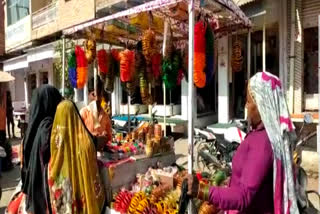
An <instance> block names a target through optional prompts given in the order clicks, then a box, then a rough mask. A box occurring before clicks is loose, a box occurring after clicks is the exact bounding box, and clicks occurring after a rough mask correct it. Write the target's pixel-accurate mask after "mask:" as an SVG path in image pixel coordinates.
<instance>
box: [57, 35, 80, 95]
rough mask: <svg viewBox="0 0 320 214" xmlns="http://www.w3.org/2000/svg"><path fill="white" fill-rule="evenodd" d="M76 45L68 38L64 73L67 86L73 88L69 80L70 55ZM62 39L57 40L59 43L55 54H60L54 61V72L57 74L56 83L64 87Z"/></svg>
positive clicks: (59, 86)
mask: <svg viewBox="0 0 320 214" xmlns="http://www.w3.org/2000/svg"><path fill="white" fill-rule="evenodd" d="M74 47H75V43H74V42H73V41H72V40H66V54H65V73H64V75H65V76H64V84H65V88H69V89H71V88H72V87H71V84H70V81H69V75H68V62H67V60H68V57H69V53H70V50H73V49H74ZM62 51H63V48H62V40H60V41H58V42H57V45H56V47H55V55H58V58H56V59H55V60H54V63H53V72H54V74H55V80H56V81H55V85H56V87H57V88H62V75H63V72H62Z"/></svg>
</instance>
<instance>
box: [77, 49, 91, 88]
mask: <svg viewBox="0 0 320 214" xmlns="http://www.w3.org/2000/svg"><path fill="white" fill-rule="evenodd" d="M75 54H76V59H77V88H80V89H81V88H83V87H84V85H85V84H86V82H87V75H88V61H87V58H86V54H85V52H84V51H83V49H82V48H81V47H80V46H76V47H75Z"/></svg>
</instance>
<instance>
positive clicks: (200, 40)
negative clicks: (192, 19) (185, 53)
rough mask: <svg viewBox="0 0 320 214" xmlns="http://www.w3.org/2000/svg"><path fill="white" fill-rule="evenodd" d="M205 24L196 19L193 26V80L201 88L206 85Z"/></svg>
mask: <svg viewBox="0 0 320 214" xmlns="http://www.w3.org/2000/svg"><path fill="white" fill-rule="evenodd" d="M206 28H207V24H206V23H205V22H203V21H198V22H197V23H196V24H195V26H194V62H193V65H194V72H193V79H194V80H193V81H194V84H195V85H196V86H197V87H198V88H203V87H205V85H206V73H205V72H204V68H205V66H206V40H205V33H206Z"/></svg>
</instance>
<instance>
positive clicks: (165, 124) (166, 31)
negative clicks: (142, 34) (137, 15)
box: [162, 20, 168, 137]
mask: <svg viewBox="0 0 320 214" xmlns="http://www.w3.org/2000/svg"><path fill="white" fill-rule="evenodd" d="M167 34H168V21H167V20H164V33H163V45H162V55H163V57H165V53H166V44H167ZM162 88H163V106H164V115H163V125H164V130H163V133H164V136H165V137H166V136H167V115H166V114H167V111H166V108H167V107H166V99H167V93H166V85H165V84H164V82H163V83H162Z"/></svg>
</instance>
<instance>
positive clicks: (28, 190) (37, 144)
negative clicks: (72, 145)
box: [21, 85, 62, 214]
mask: <svg viewBox="0 0 320 214" xmlns="http://www.w3.org/2000/svg"><path fill="white" fill-rule="evenodd" d="M61 100H62V97H61V95H60V93H59V91H58V90H57V89H56V88H54V87H52V86H49V85H43V86H41V87H40V88H39V89H37V90H36V91H35V92H34V95H33V97H32V101H31V111H30V119H29V126H28V130H27V134H26V137H25V138H24V141H23V154H22V155H23V160H22V170H21V178H22V191H23V192H24V193H25V194H26V196H27V197H26V211H27V212H28V213H32V214H41V213H43V214H47V211H49V212H50V207H47V204H48V201H49V199H48V197H47V186H48V185H47V182H46V179H45V174H46V171H47V170H46V168H47V165H48V162H49V159H50V136H51V128H52V123H53V119H54V115H55V112H56V109H57V106H58V104H59V103H60V101H61Z"/></svg>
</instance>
